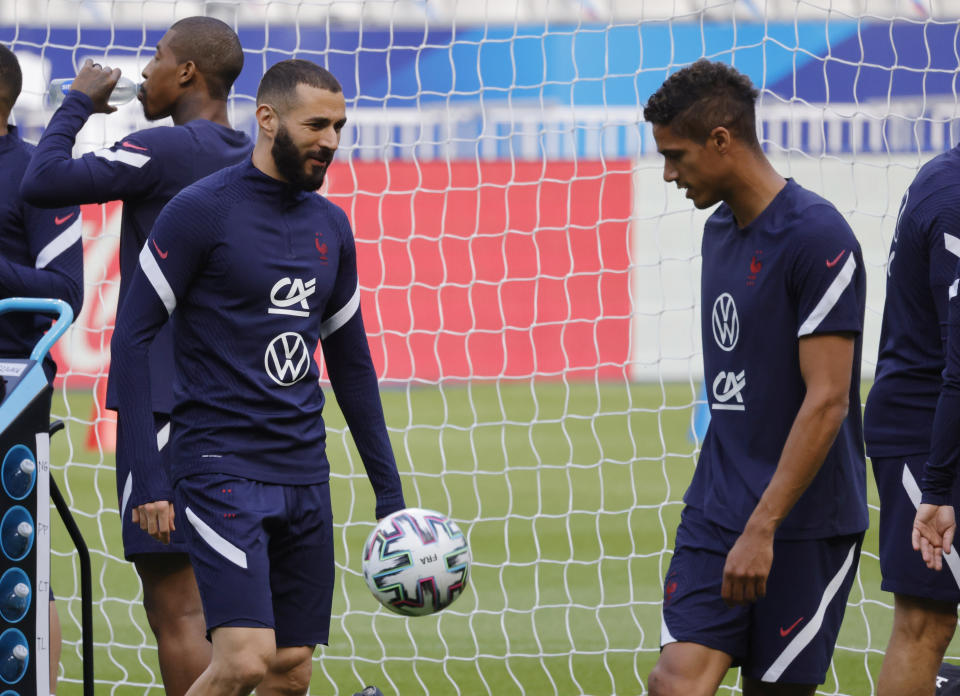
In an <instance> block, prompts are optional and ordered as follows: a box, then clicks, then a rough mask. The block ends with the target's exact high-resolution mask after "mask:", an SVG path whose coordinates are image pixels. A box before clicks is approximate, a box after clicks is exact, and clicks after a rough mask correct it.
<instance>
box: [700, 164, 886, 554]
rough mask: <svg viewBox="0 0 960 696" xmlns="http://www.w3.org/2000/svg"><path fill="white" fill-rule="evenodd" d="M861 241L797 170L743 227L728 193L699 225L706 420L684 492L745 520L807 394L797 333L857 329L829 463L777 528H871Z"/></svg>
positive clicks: (722, 519)
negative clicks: (846, 398)
mask: <svg viewBox="0 0 960 696" xmlns="http://www.w3.org/2000/svg"><path fill="white" fill-rule="evenodd" d="M865 295H866V284H865V272H864V268H863V259H862V257H861V254H860V245H859V244H858V243H857V240H856V238H855V237H854V235H853V232H852V231H851V230H850V227H849V225H847V223H846V221H845V220H844V219H843V217H842V216H841V215H840V213H838V212H837V210H836V208H834V207H833V206H832V205H831V204H830V203H829V202H827V201H826V200H824V199H823V198H821V197H820V196H817V195H816V194H814V193H811V192H810V191H807V190H805V189H804V188H802V187H801V186H799V185H798V184H797V183H795V182H794V181H792V180H788V181H787V184H786V186H785V187H784V188H783V189H782V190H781V191H780V192H779V193H778V194H777V196H776V197H775V198H774V200H773V201H772V202H771V203H770V205H768V206H767V208H766V209H765V210H764V211H763V212H762V213H761V214H760V215H759V216H758V217H757V218H756V219H755V220H754V221H753V222H751V223H750V224H749V225H747V226H746V227H744V228H742V229H740V228H739V227H738V226H737V223H736V220H735V219H734V216H733V212H732V211H731V209H730V207H729V206H728V205H727V204H725V203H724V204H721V205H720V207H719V208H717V210H716V211H715V212H714V213H713V215H711V216H710V218H709V219H708V220H707V223H706V225H705V227H704V233H703V275H702V283H701V303H702V310H701V312H702V316H701V325H702V330H703V363H704V378H705V382H706V388H707V401H708V402H709V405H710V412H711V420H710V426H709V428H708V430H707V434H706V437H705V439H704V443H703V449H702V451H701V453H700V459H699V461H698V463H697V468H696V471H695V472H694V476H693V481H692V482H691V484H690V487H689V488H688V489H687V492H686V495H685V496H684V501H685V502H686V503H687V504H688V505H690V506H691V507H695V508H698V509H700V510H702V511H703V512H704V514H705V515H706V517H707V518H708V519H710V520H711V521H712V522H714V523H715V524H717V525H719V526H721V527H724V528H726V529H730V530H734V531H742V530H743V528H744V526H745V525H746V522H747V520H748V519H749V517H750V515H751V514H752V513H753V510H754V508H755V507H756V505H757V502H758V501H759V500H760V496H761V495H762V494H763V492H764V490H765V489H766V487H767V484H768V483H769V482H770V479H771V477H772V476H773V473H774V471H775V470H776V468H777V464H778V462H779V460H780V455H781V453H782V451H783V446H784V443H785V442H786V440H787V434H788V433H789V431H790V428H791V426H792V425H793V421H794V419H795V418H796V415H797V412H798V411H799V409H800V404H801V402H802V401H803V398H804V394H805V393H806V390H805V386H804V382H803V377H802V376H801V373H800V364H799V352H798V350H799V341H800V340H801V339H802V338H803V337H805V336H811V335H814V334H822V333H850V334H856V346H855V353H854V360H853V368H852V374H851V380H850V381H851V384H850V411H849V415H848V416H847V418H846V419H845V420H844V422H843V425H842V426H841V428H840V432H839V434H838V435H837V438H836V440H835V442H834V443H833V445H832V447H831V448H830V451H829V453H828V454H827V456H826V459H825V460H824V462H823V466H822V467H821V469H820V471H819V472H818V473H817V475H816V477H815V478H814V480H813V482H812V483H811V484H810V487H809V488H808V489H807V490H806V492H804V494H803V495H802V496H801V497H800V499H799V500H798V501H797V504H796V505H795V506H794V508H793V510H792V511H791V512H790V513H789V514H788V515H787V517H786V518H785V519H784V521H783V523H782V524H781V525H780V528H779V529H778V531H777V537H778V538H783V539H816V538H826V537H831V536H836V535H841V534H850V533H854V532H859V531H862V530H864V529H866V528H867V500H866V465H865V461H864V454H863V444H862V443H863V433H862V427H861V423H860V398H859V390H860V353H861V341H862V339H861V332H862V327H863V314H864V307H865Z"/></svg>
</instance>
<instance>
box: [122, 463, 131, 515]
mask: <svg viewBox="0 0 960 696" xmlns="http://www.w3.org/2000/svg"><path fill="white" fill-rule="evenodd" d="M131 493H133V472H132V471H131V472H130V473H128V474H127V480H126V481H124V482H123V499H122V500H121V502H120V520H121V521H123V520H124V519H126V518H125V517H124V515H126V514H127V503H129V502H130V494H131Z"/></svg>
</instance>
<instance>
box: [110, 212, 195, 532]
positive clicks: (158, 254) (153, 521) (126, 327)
mask: <svg viewBox="0 0 960 696" xmlns="http://www.w3.org/2000/svg"><path fill="white" fill-rule="evenodd" d="M205 212H206V211H205V210H204V209H203V207H202V206H199V205H197V203H196V201H194V200H193V199H192V197H188V196H185V195H184V193H181V194H180V196H178V197H177V198H175V199H174V200H172V201H171V202H170V203H169V204H167V206H166V207H165V208H164V209H163V211H162V212H161V214H160V217H158V218H157V222H156V224H155V225H154V227H153V230H152V231H151V233H150V236H149V237H148V238H147V241H146V243H145V244H144V246H143V249H142V250H141V251H140V262H139V263H138V264H137V270H136V272H135V273H134V276H133V279H132V281H131V283H130V288H129V290H128V291H127V295H126V298H125V299H124V302H123V306H122V307H121V309H120V312H119V314H118V316H117V326H116V330H115V331H114V334H113V340H112V341H111V342H110V353H111V360H112V361H113V366H112V369H111V373H110V374H111V379H115V380H116V384H115V386H116V391H117V394H118V399H119V405H118V408H117V413H118V418H119V428H118V431H117V456H118V457H124V458H125V459H126V461H127V462H129V464H130V469H131V474H132V481H133V490H132V493H131V496H130V507H131V509H132V511H133V521H134V522H135V523H138V524H139V525H140V527H141V529H143V530H144V531H146V532H147V533H149V534H150V535H151V536H153V537H154V538H156V539H158V540H159V541H162V542H164V543H166V542H169V540H170V532H171V531H172V530H173V529H175V525H174V509H173V503H172V502H171V501H172V500H173V490H172V488H171V485H170V482H169V481H168V479H167V477H166V474H165V472H164V469H163V466H162V463H161V459H160V453H159V451H158V450H157V436H156V432H155V431H154V423H153V407H152V404H153V401H152V398H151V397H152V394H151V389H150V370H149V349H150V345H151V343H152V342H153V339H154V337H155V336H156V335H157V332H158V331H159V330H160V328H161V327H162V326H163V325H164V324H165V323H166V322H167V321H168V320H169V318H170V315H172V314H173V312H174V310H175V309H176V306H177V303H178V301H179V300H180V299H181V298H182V297H183V296H184V295H185V294H186V289H187V288H188V287H189V285H190V282H191V280H192V279H193V278H194V276H195V275H196V274H197V273H198V272H199V269H200V268H201V267H202V264H204V263H205V262H206V258H207V254H208V248H209V247H208V246H207V244H208V243H209V240H210V238H211V234H212V230H213V228H214V226H213V225H212V224H209V221H208V220H207V219H206V218H207V216H206V214H205ZM161 250H162V251H161Z"/></svg>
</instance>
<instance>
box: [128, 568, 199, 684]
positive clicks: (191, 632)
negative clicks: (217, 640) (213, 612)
mask: <svg viewBox="0 0 960 696" xmlns="http://www.w3.org/2000/svg"><path fill="white" fill-rule="evenodd" d="M133 563H134V566H135V567H136V569H137V574H138V575H139V576H140V582H141V584H142V585H143V608H144V610H145V611H146V614H147V621H148V622H149V623H150V630H152V631H153V635H154V636H155V637H156V639H157V653H158V655H157V658H158V661H159V663H160V676H161V678H162V680H163V686H164V689H165V691H166V693H167V694H170V695H176V696H179V695H180V694H185V693H186V692H187V689H189V688H190V685H191V684H193V682H195V681H196V679H197V677H198V676H200V674H201V673H202V672H203V670H204V669H206V667H207V665H208V664H209V663H210V657H211V654H212V649H211V645H210V642H209V641H208V640H207V638H206V624H205V623H204V620H203V606H202V605H201V603H200V591H199V590H198V589H197V581H196V579H195V578H194V576H193V567H192V566H191V565H190V557H189V556H188V555H187V554H185V553H145V554H137V555H135V556H133Z"/></svg>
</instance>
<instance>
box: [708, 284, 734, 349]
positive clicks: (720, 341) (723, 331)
mask: <svg viewBox="0 0 960 696" xmlns="http://www.w3.org/2000/svg"><path fill="white" fill-rule="evenodd" d="M711 319H712V321H711V324H712V325H713V340H714V341H716V342H717V345H718V346H720V348H721V349H722V350H726V351H731V350H733V349H734V348H735V347H736V345H737V340H738V339H739V338H740V317H739V316H737V305H736V303H735V302H734V301H733V295H731V294H730V293H729V292H725V293H723V294H722V295H720V296H719V297H718V298H717V299H716V300H715V301H714V303H713V314H712V317H711Z"/></svg>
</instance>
